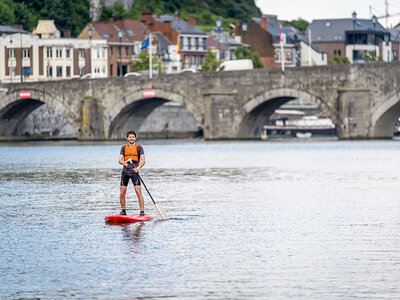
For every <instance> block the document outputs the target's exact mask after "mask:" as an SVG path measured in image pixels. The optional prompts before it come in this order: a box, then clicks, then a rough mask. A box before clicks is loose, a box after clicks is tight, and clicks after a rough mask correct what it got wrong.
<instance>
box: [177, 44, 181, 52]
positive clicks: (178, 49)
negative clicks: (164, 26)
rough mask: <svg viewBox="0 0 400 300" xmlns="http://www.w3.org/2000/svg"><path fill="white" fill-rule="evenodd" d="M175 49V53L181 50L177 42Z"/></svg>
mask: <svg viewBox="0 0 400 300" xmlns="http://www.w3.org/2000/svg"><path fill="white" fill-rule="evenodd" d="M176 49H177V51H176V53H177V54H179V51H180V50H181V47H180V45H179V42H178V44H176Z"/></svg>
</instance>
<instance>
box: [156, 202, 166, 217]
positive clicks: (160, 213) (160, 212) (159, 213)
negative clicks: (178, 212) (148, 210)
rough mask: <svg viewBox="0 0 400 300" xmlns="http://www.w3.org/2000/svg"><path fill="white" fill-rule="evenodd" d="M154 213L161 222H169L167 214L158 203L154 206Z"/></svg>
mask: <svg viewBox="0 0 400 300" xmlns="http://www.w3.org/2000/svg"><path fill="white" fill-rule="evenodd" d="M154 211H155V212H156V215H157V218H158V219H159V220H169V217H168V216H167V213H166V212H165V211H164V209H163V208H162V207H161V206H160V205H159V204H157V203H155V204H154Z"/></svg>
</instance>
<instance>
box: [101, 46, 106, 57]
mask: <svg viewBox="0 0 400 300" xmlns="http://www.w3.org/2000/svg"><path fill="white" fill-rule="evenodd" d="M101 56H102V57H103V58H105V57H106V49H104V48H101Z"/></svg>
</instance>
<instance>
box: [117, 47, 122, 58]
mask: <svg viewBox="0 0 400 300" xmlns="http://www.w3.org/2000/svg"><path fill="white" fill-rule="evenodd" d="M121 52H122V49H121V47H118V58H121Z"/></svg>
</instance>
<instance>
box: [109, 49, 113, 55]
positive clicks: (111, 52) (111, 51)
mask: <svg viewBox="0 0 400 300" xmlns="http://www.w3.org/2000/svg"><path fill="white" fill-rule="evenodd" d="M110 57H113V48H112V47H110Z"/></svg>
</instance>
